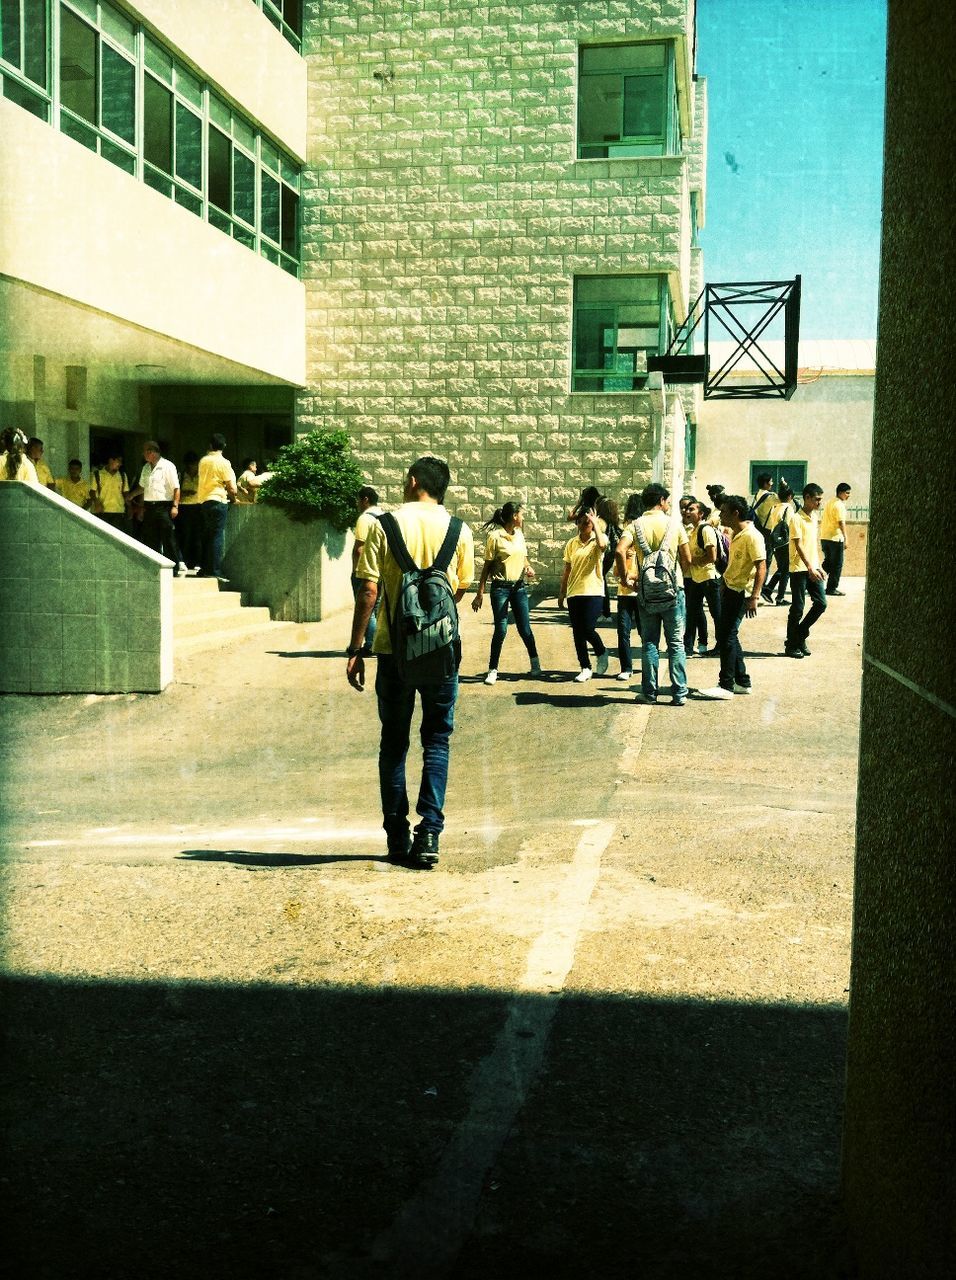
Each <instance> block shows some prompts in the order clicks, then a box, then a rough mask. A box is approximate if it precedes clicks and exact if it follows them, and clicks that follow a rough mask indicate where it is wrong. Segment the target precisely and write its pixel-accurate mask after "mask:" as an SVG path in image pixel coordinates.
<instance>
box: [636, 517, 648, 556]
mask: <svg viewBox="0 0 956 1280" xmlns="http://www.w3.org/2000/svg"><path fill="white" fill-rule="evenodd" d="M634 537H635V538H636V539H637V545H638V546H639V547H640V549H641V554H642V555H643V556H645V557H647V556H649V555H652V554H653V553H652V552H651V544H650V543H649V542H648V540H647V538H645V536H644V530H643V529H642V528H641V526H640V522H639V519H638V520H635V521H634Z"/></svg>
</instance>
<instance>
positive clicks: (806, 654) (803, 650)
mask: <svg viewBox="0 0 956 1280" xmlns="http://www.w3.org/2000/svg"><path fill="white" fill-rule="evenodd" d="M800 652H801V653H802V654H803V656H804V657H805V658H809V656H810V650H809V649H808V648H807V646H806V645H805V644H802V645H801V646H800Z"/></svg>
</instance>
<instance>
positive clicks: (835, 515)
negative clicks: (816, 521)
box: [820, 498, 846, 542]
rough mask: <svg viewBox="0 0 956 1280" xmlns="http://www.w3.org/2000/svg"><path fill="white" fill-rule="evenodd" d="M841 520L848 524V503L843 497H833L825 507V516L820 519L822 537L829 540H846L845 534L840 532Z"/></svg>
mask: <svg viewBox="0 0 956 1280" xmlns="http://www.w3.org/2000/svg"><path fill="white" fill-rule="evenodd" d="M841 520H842V521H843V523H844V524H846V503H845V502H844V501H843V500H842V499H841V498H831V499H830V501H829V502H828V503H827V505H826V506H825V507H824V508H823V517H822V519H821V520H820V537H821V538H825V539H826V541H827V542H843V541H845V539H844V537H843V534H842V533H841V532H840V521H841Z"/></svg>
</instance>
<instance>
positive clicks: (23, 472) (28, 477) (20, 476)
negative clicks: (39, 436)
mask: <svg viewBox="0 0 956 1280" xmlns="http://www.w3.org/2000/svg"><path fill="white" fill-rule="evenodd" d="M0 480H20V481H22V483H23V484H33V485H39V483H40V481H39V480H38V479H37V469H36V467H35V466H34V465H33V463H32V461H31V460H30V459H29V458H28V457H27V455H26V454H24V455H23V456H22V457H21V459H20V465H19V466H18V467H17V473H16V475H15V476H8V475H7V451H6V449H4V451H3V453H0Z"/></svg>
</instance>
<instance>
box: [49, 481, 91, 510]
mask: <svg viewBox="0 0 956 1280" xmlns="http://www.w3.org/2000/svg"><path fill="white" fill-rule="evenodd" d="M56 490H57V493H59V494H60V495H61V497H64V498H66V499H67V501H68V502H73V503H75V504H76V506H78V507H85V506H86V504H87V503H88V502H89V500H90V482H89V480H84V479H83V477H82V476H80V478H79V480H71V479H70V477H69V476H60V478H59V479H58V480H57V482H56Z"/></svg>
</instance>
